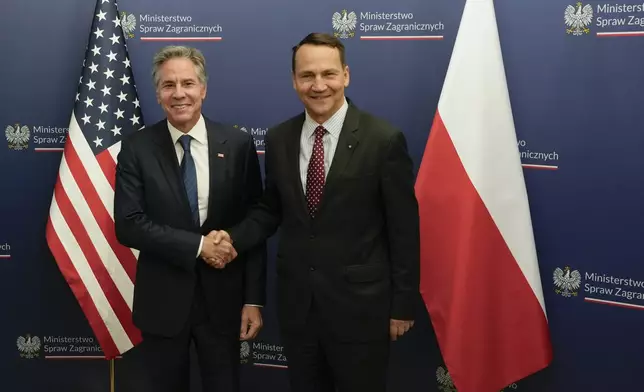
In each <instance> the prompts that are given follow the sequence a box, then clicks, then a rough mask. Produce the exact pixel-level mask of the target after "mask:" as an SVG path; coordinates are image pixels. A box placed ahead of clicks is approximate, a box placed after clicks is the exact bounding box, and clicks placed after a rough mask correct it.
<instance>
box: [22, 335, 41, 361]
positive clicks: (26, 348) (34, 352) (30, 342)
mask: <svg viewBox="0 0 644 392" xmlns="http://www.w3.org/2000/svg"><path fill="white" fill-rule="evenodd" d="M16 345H17V346H18V351H20V356H21V357H23V358H35V357H37V356H38V353H39V352H40V338H39V337H38V336H31V335H29V334H27V335H26V337H24V336H18V340H16Z"/></svg>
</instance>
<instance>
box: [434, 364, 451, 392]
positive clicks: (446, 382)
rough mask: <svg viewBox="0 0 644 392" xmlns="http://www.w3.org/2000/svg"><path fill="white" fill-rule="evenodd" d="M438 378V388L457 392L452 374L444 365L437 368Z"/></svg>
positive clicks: (443, 390)
mask: <svg viewBox="0 0 644 392" xmlns="http://www.w3.org/2000/svg"><path fill="white" fill-rule="evenodd" d="M436 380H437V381H438V384H439V385H438V389H439V390H440V391H442V392H456V387H455V386H454V382H453V381H452V376H450V375H449V372H448V371H447V370H445V368H443V367H442V366H439V367H438V369H436Z"/></svg>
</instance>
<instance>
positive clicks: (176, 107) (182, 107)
mask: <svg viewBox="0 0 644 392" xmlns="http://www.w3.org/2000/svg"><path fill="white" fill-rule="evenodd" d="M188 106H190V105H188V104H187V103H184V104H180V105H172V108H173V109H185V108H187V107H188Z"/></svg>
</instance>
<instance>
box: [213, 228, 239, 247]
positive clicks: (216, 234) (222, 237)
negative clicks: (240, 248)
mask: <svg viewBox="0 0 644 392" xmlns="http://www.w3.org/2000/svg"><path fill="white" fill-rule="evenodd" d="M208 237H210V238H212V239H213V240H215V244H217V245H218V244H220V243H221V242H228V243H229V244H232V243H233V240H232V239H231V238H230V234H228V232H227V231H225V230H213V231H211V232H210V233H208Z"/></svg>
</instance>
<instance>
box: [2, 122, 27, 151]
mask: <svg viewBox="0 0 644 392" xmlns="http://www.w3.org/2000/svg"><path fill="white" fill-rule="evenodd" d="M4 134H5V136H6V137H7V142H9V146H10V147H11V148H12V149H14V150H24V149H25V148H27V146H28V145H29V127H28V126H26V125H23V126H22V127H21V126H20V124H16V126H15V127H12V126H11V125H8V126H7V128H5V130H4Z"/></svg>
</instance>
